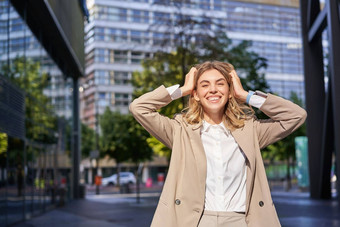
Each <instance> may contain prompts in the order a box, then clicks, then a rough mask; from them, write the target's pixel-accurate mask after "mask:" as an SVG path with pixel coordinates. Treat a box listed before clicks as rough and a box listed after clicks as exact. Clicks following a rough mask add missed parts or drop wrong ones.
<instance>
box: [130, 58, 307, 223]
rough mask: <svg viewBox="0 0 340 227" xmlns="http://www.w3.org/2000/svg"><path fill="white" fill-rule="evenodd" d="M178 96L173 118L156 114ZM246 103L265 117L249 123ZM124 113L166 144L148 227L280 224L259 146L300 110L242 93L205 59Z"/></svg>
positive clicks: (226, 67)
mask: <svg viewBox="0 0 340 227" xmlns="http://www.w3.org/2000/svg"><path fill="white" fill-rule="evenodd" d="M186 95H190V98H189V107H188V108H187V110H186V111H185V112H183V113H182V114H179V115H176V117H175V118H174V119H169V118H168V117H165V116H162V115H160V114H159V113H158V112H157V110H158V109H160V108H161V107H163V106H166V105H167V104H169V103H170V102H171V101H172V100H173V99H176V98H179V97H182V96H186ZM245 103H246V104H247V105H246V104H245ZM249 104H250V105H252V106H255V107H257V108H260V110H261V111H262V112H264V113H265V114H266V115H268V116H269V117H270V119H266V120H257V119H256V118H255V117H254V116H253V111H252V109H251V108H250V107H249ZM130 111H131V112H132V114H133V115H134V117H135V118H136V120H137V121H138V122H139V123H140V124H141V125H143V127H144V128H145V129H146V130H147V131H149V133H150V134H151V135H153V136H155V137H156V138H157V139H158V140H160V141H161V142H162V143H164V144H165V145H166V146H168V147H169V148H170V149H172V154H171V161H170V166H169V171H168V174H167V178H166V181H165V184H164V187H163V191H162V194H161V196H160V199H159V203H158V206H157V209H156V212H155V215H154V218H153V221H152V224H151V226H161V227H165V226H169V227H170V226H171V227H172V226H173V227H177V226H199V227H208V226H209V227H214V226H216V227H217V226H228V227H229V226H230V227H246V226H248V227H253V226H254V227H255V226H258V227H266V226H268V227H275V226H280V222H279V220H278V217H277V214H276V211H275V207H274V204H273V202H272V199H271V195H270V190H269V186H268V181H267V178H266V174H265V169H264V165H263V161H262V157H261V153H260V149H261V148H264V147H265V146H267V145H269V144H271V143H274V142H276V141H277V140H280V139H282V138H284V137H286V136H287V135H289V134H290V133H292V132H293V131H294V130H296V129H297V128H298V127H300V126H301V125H302V124H303V122H304V121H305V118H306V112H305V110H303V109H302V108H300V107H299V106H297V105H295V104H293V103H292V102H290V101H287V100H284V99H282V98H280V97H277V96H274V95H271V94H264V93H261V92H256V93H254V92H251V91H250V92H246V91H245V90H244V89H243V87H242V84H241V82H240V79H239V77H238V76H237V74H236V72H235V70H234V68H233V66H232V65H231V64H228V63H222V62H218V61H213V62H205V63H203V64H200V65H198V66H196V67H195V68H191V70H190V72H189V73H188V74H187V75H186V78H185V84H184V85H183V86H182V87H180V88H179V86H178V85H177V86H176V85H175V86H172V87H170V88H165V87H164V86H161V87H159V88H157V89H156V90H154V91H152V92H149V93H146V94H144V95H142V96H141V97H139V98H138V99H135V100H134V101H133V102H132V103H131V105H130Z"/></svg>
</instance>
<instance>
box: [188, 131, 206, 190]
mask: <svg viewBox="0 0 340 227" xmlns="http://www.w3.org/2000/svg"><path fill="white" fill-rule="evenodd" d="M190 127H191V129H192V133H189V134H190V140H191V141H190V142H191V144H192V148H193V153H194V157H195V160H196V168H197V173H198V178H199V182H200V187H199V188H201V189H203V190H202V191H201V193H203V194H202V195H205V183H206V178H207V158H206V156H205V152H204V147H203V144H202V140H201V133H200V132H201V130H200V129H201V127H200V125H192V126H190Z"/></svg>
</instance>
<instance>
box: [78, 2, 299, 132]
mask: <svg viewBox="0 0 340 227" xmlns="http://www.w3.org/2000/svg"><path fill="white" fill-rule="evenodd" d="M160 2H163V3H164V1H157V0H130V1H120V0H114V1H106V0H91V1H88V8H89V12H90V18H89V23H87V24H86V25H85V54H86V79H85V80H84V81H83V84H82V86H83V88H84V90H83V92H82V111H81V112H82V116H81V118H82V120H83V122H85V123H86V124H88V125H90V126H91V127H94V125H95V121H96V113H99V114H101V113H102V112H103V111H104V109H105V107H106V106H110V107H111V109H112V110H119V111H121V112H122V113H127V112H128V105H129V103H130V102H131V99H132V95H131V94H132V91H133V87H132V85H131V84H130V83H129V80H130V79H131V76H132V72H133V71H136V70H142V67H141V64H140V63H141V60H142V59H144V58H145V57H148V56H152V52H153V51H155V50H157V47H158V48H159V47H160V43H161V40H162V39H164V38H165V37H167V36H169V33H165V32H162V31H161V29H160V30H158V31H156V30H152V29H150V28H151V27H152V26H153V25H154V24H155V23H159V22H160V21H161V22H164V23H166V22H169V23H172V22H173V21H174V20H175V19H176V17H177V16H178V7H175V6H174V4H173V3H172V2H171V1H169V3H168V5H161V4H160ZM181 4H182V5H181V7H182V11H181V13H182V14H184V15H185V16H192V17H195V16H197V15H205V16H208V17H211V19H212V20H215V21H218V23H221V24H223V26H224V27H225V32H226V33H227V35H228V36H229V37H230V38H231V39H232V40H233V41H234V42H235V43H237V42H239V41H241V40H251V41H252V43H253V45H252V47H251V50H253V51H255V52H257V53H258V54H259V55H260V56H262V57H265V58H267V59H268V68H267V69H266V70H265V75H266V79H267V82H268V84H269V85H270V88H271V90H272V91H273V92H275V93H277V94H279V95H281V96H284V97H286V98H289V97H290V93H291V91H294V92H296V93H297V94H298V96H300V97H301V98H302V99H304V84H303V69H302V52H301V37H300V36H301V35H300V16H299V8H298V1H297V0H294V1H280V0H271V1H270V0H248V1H246V0H245V1H230V0H225V1H222V0H192V1H185V2H184V3H181ZM170 38H171V37H170ZM172 38H173V37H172ZM162 48H164V47H162ZM170 48H171V47H170ZM94 100H97V102H95V101H94Z"/></svg>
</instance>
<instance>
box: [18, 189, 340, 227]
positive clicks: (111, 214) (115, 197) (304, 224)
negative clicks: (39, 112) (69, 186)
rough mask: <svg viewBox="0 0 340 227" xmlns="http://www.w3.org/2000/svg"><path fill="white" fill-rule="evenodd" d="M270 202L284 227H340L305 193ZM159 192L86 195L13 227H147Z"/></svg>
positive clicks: (329, 209)
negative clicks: (139, 197)
mask: <svg viewBox="0 0 340 227" xmlns="http://www.w3.org/2000/svg"><path fill="white" fill-rule="evenodd" d="M272 194H273V200H274V203H275V206H276V209H277V212H278V215H279V218H280V221H281V224H282V226H284V227H336V226H340V212H339V211H340V209H339V205H338V204H337V202H336V201H335V200H331V201H319V200H311V199H310V198H309V194H308V193H300V192H295V193H294V192H293V193H291V192H282V191H279V192H273V193H272ZM158 197H159V193H142V194H141V200H140V203H137V202H136V198H135V194H104V195H88V196H87V197H86V199H84V200H75V201H73V202H70V203H69V204H67V205H66V206H64V207H61V208H56V209H54V210H52V211H50V212H47V213H45V214H43V215H41V216H38V217H34V218H33V219H31V220H28V221H26V222H24V223H19V224H17V225H14V226H15V227H46V226H47V227H59V226H63V227H76V226H81V227H87V226H88V227H90V226H91V227H92V226H95V227H106V226H110V227H112V226H116V227H123V226H124V227H144V226H150V223H151V219H152V216H153V213H154V211H155V208H156V205H157V201H158Z"/></svg>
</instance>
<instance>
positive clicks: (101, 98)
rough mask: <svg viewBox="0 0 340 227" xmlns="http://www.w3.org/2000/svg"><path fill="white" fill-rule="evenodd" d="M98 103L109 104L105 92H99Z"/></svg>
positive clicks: (101, 104) (100, 104)
mask: <svg viewBox="0 0 340 227" xmlns="http://www.w3.org/2000/svg"><path fill="white" fill-rule="evenodd" d="M98 105H99V106H107V101H106V97H105V92H99V93H98Z"/></svg>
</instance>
